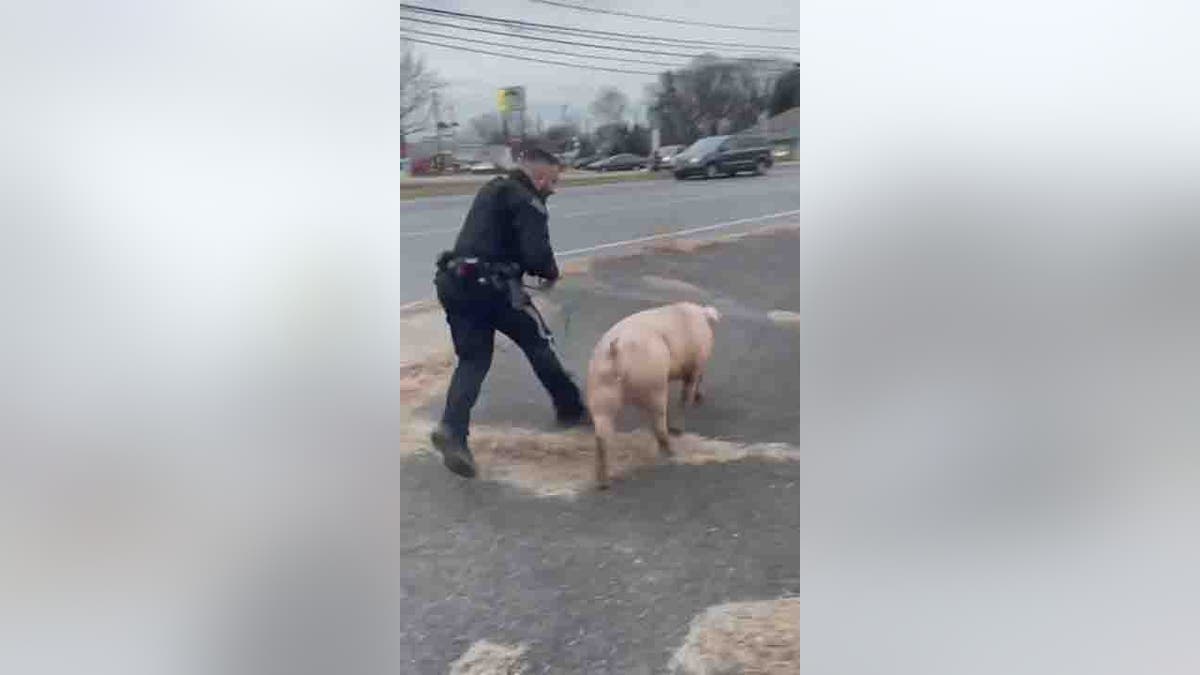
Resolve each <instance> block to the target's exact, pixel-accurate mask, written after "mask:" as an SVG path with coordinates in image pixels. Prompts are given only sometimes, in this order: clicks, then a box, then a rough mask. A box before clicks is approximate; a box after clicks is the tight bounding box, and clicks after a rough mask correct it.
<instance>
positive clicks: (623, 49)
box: [404, 16, 700, 59]
mask: <svg viewBox="0 0 1200 675" xmlns="http://www.w3.org/2000/svg"><path fill="white" fill-rule="evenodd" d="M404 20H405V21H416V22H417V23H427V24H431V25H434V26H444V27H446V28H455V29H458V30H469V31H474V32H476V33H489V34H491V35H500V36H503V37H511V38H518V39H520V40H537V41H539V42H557V43H559V44H564V45H570V46H572V47H592V48H594V49H608V50H611V51H616V52H638V53H641V54H654V55H655V56H682V57H684V58H689V59H694V58H696V57H697V56H700V54H687V53H684V52H660V51H655V50H653V49H635V48H633V47H613V46H611V45H598V44H595V43H591V42H571V41H570V40H558V39H555V38H549V37H542V36H539V35H516V34H513V33H506V32H504V31H500V30H490V29H487V28H472V27H471V26H459V25H457V24H453V23H446V22H444V21H433V20H431V19H418V18H416V17H412V16H410V17H405V18H404Z"/></svg>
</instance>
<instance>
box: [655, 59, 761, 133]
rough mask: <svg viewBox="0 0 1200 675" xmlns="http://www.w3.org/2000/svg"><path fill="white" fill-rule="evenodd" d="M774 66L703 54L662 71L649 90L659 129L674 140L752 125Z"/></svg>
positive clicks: (737, 129) (730, 130)
mask: <svg viewBox="0 0 1200 675" xmlns="http://www.w3.org/2000/svg"><path fill="white" fill-rule="evenodd" d="M778 67H779V66H778V65H777V64H776V63H772V62H757V61H740V60H737V61H730V60H725V59H721V58H719V57H717V56H716V55H711V54H708V55H704V56H701V57H699V58H697V59H695V60H694V61H693V62H692V63H691V65H689V66H688V67H686V68H682V69H680V70H678V71H672V72H666V73H663V74H662V75H661V76H660V78H659V82H658V84H657V85H656V86H655V87H654V88H653V89H652V90H651V94H650V98H651V99H652V103H651V106H650V108H651V111H652V112H653V113H654V115H655V116H656V118H657V119H658V123H659V125H660V126H661V128H662V129H663V135H664V136H665V137H669V138H670V139H671V140H672V141H675V142H680V143H690V142H691V141H693V140H695V139H696V138H698V137H700V136H706V135H715V134H719V133H728V132H733V133H736V132H738V131H741V130H743V129H746V128H748V127H750V126H753V125H754V123H755V122H756V121H757V120H758V116H759V114H760V113H762V112H763V111H764V110H766V108H767V104H768V99H769V97H770V90H771V85H773V74H774V72H777V70H778Z"/></svg>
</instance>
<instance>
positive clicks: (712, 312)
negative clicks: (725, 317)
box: [704, 305, 721, 323]
mask: <svg viewBox="0 0 1200 675" xmlns="http://www.w3.org/2000/svg"><path fill="white" fill-rule="evenodd" d="M704 316H705V317H707V318H708V322H709V323H716V322H718V321H720V320H721V313H720V312H719V311H717V308H716V307H713V306H711V305H710V306H708V307H705V308H704Z"/></svg>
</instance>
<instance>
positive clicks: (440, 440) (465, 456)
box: [429, 424, 475, 478]
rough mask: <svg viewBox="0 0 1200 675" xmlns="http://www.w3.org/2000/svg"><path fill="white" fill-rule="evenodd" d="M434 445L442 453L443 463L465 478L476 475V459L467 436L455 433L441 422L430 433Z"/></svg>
mask: <svg viewBox="0 0 1200 675" xmlns="http://www.w3.org/2000/svg"><path fill="white" fill-rule="evenodd" d="M429 440H431V441H432V442H433V447H435V448H437V449H438V452H441V453H442V463H443V464H445V465H446V468H447V469H450V470H451V471H453V472H454V473H456V474H458V475H460V476H462V477H463V478H474V477H475V459H474V458H473V457H472V456H471V449H470V448H468V447H467V439H466V437H465V436H462V435H460V434H457V433H455V432H454V431H452V430H451V429H450V428H449V427H447V426H446V425H444V424H439V425H438V426H437V428H436V429H434V430H433V433H431V434H429Z"/></svg>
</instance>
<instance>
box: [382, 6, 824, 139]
mask: <svg viewBox="0 0 1200 675" xmlns="http://www.w3.org/2000/svg"><path fill="white" fill-rule="evenodd" d="M410 4H415V5H423V6H426V7H436V8H439V9H447V10H452V11H458V12H467V13H472V14H481V15H485V16H494V17H501V18H510V19H520V20H523V21H531V22H537V23H547V24H555V25H564V26H575V27H580V28H588V29H593V30H603V31H613V32H625V31H628V32H630V33H637V34H643V35H654V36H662V37H670V38H681V39H694V40H712V41H718V42H749V43H751V44H760V45H762V44H775V45H793V46H796V45H798V43H799V36H798V35H797V34H796V33H790V34H788V33H765V32H756V31H745V30H732V29H721V28H706V27H699V26H687V25H676V24H667V23H661V22H656V21H648V20H645V19H635V18H626V17H620V16H608V15H602V14H595V13H591V12H581V11H576V10H571V9H567V8H562V7H554V6H550V5H544V4H538V3H534V2H531V1H530V0H411V3H410ZM585 4H587V5H589V6H591V7H597V8H605V9H614V10H619V11H626V12H632V13H638V14H649V15H654V16H662V17H671V18H682V19H686V20H689V21H698V22H708V23H730V24H740V25H751V26H779V27H781V28H791V29H799V21H800V7H799V3H797V2H779V0H743V1H741V2H727V1H721V2H714V1H712V0H703V1H696V0H656V1H655V2H654V3H652V4H651V3H646V2H635V1H633V0H588V2H586V3H585ZM412 15H413V14H412V13H409V12H402V16H412ZM436 20H439V21H440V20H441V19H436ZM404 23H405V25H409V26H412V27H416V24H408V23H407V22H404ZM458 23H465V22H458ZM471 25H477V26H481V27H485V26H482V25H481V24H471ZM419 30H424V31H429V32H440V33H450V34H457V35H462V36H467V37H472V38H474V39H484V40H491V39H493V38H494V39H495V41H496V42H508V43H528V44H533V43H531V42H528V41H524V40H519V39H510V38H504V37H500V36H494V35H488V34H484V33H477V34H472V33H470V32H466V31H453V30H450V29H446V28H443V27H440V26H433V25H422V26H420V27H419ZM414 37H419V38H420V39H423V40H425V39H431V38H429V37H427V36H414ZM554 37H562V36H561V35H555V36H554ZM459 44H463V43H459ZM604 44H612V43H609V42H604ZM470 46H471V47H473V48H479V49H484V50H487V49H489V47H488V46H486V45H481V44H470ZM536 46H538V47H540V48H554V49H557V48H560V47H561V48H562V49H563V50H567V51H570V50H571V47H570V46H568V45H560V44H557V43H546V44H540V45H536ZM631 46H634V45H631ZM636 46H638V47H645V48H648V49H657V48H656V47H651V46H645V45H636ZM414 48H415V50H416V52H417V53H418V54H420V55H422V56H424V57H425V59H426V62H427V64H428V65H429V66H430V67H432V68H433V69H434V70H436V71H437V72H438V74H440V75H441V76H442V77H443V79H445V80H447V81H448V82H449V84H450V86H449V89H448V92H447V94H448V96H447V98H448V99H450V100H452V101H453V103H454V105H455V106H456V110H455V112H456V115H457V118H458V121H459V122H460V123H463V124H466V122H467V120H469V119H470V118H471V117H474V116H475V115H479V114H481V113H485V112H492V111H494V110H495V106H496V93H495V92H496V89H497V88H498V87H502V86H511V85H524V86H525V88H526V95H527V97H528V102H529V105H530V107H531V109H532V110H534V111H536V112H537V113H538V114H540V115H541V116H542V117H543V118H544V119H545V121H546V122H547V123H550V122H552V121H557V120H558V118H559V115H560V113H561V106H563V105H567V106H570V107H571V110H570V111H569V113H572V112H573V114H574V115H575V116H576V117H579V116H582V115H585V114H586V111H587V106H588V104H589V103H590V102H591V101H592V100H593V99H594V98H595V97H596V93H597V92H598V91H599V89H600V88H601V87H604V86H615V87H618V88H619V89H621V90H622V91H624V92H625V94H626V95H628V96H629V98H630V102H631V104H633V105H634V106H640V105H642V104H643V103H644V91H645V86H646V85H647V84H649V83H651V82H653V81H654V80H655V77H654V76H653V75H626V74H622V73H610V72H604V71H590V70H581V69H576V68H567V67H563V66H555V65H548V64H540V63H529V62H523V61H517V60H513V59H505V58H489V57H486V56H483V55H480V54H474V53H469V52H460V51H455V50H452V49H446V48H442V47H434V46H429V45H425V44H414ZM664 49H665V50H666V51H681V50H676V49H669V48H664ZM503 51H506V52H508V53H513V52H515V51H516V50H513V49H506V50H503ZM589 51H590V52H591V53H593V54H595V53H604V51H606V50H589ZM682 51H686V50H682ZM611 55H612V56H619V57H631V58H644V59H647V60H667V61H671V60H680V59H674V58H673V57H661V56H656V55H651V54H636V53H628V54H625V53H620V52H611ZM528 56H531V57H536V58H544V59H549V60H563V59H562V58H561V57H559V56H557V55H555V54H549V53H544V52H529V53H528ZM793 56H794V55H793ZM595 63H597V64H598V65H605V66H608V67H613V68H620V69H630V70H648V71H658V70H660V68H659V67H658V66H653V65H647V64H637V63H622V62H613V61H608V62H595ZM631 112H636V111H631ZM642 117H643V118H644V112H643V113H642Z"/></svg>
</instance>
